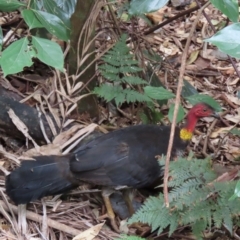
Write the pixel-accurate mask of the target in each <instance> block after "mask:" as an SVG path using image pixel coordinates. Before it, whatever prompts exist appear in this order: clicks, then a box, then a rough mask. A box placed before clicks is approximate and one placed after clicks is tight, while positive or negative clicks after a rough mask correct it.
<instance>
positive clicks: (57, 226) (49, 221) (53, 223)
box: [0, 200, 81, 236]
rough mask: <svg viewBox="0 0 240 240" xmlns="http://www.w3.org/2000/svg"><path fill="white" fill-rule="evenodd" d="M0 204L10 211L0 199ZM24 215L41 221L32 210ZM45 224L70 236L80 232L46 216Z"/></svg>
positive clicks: (10, 205) (14, 207) (12, 207)
mask: <svg viewBox="0 0 240 240" xmlns="http://www.w3.org/2000/svg"><path fill="white" fill-rule="evenodd" d="M0 205H1V206H2V207H3V208H4V209H5V210H6V211H8V212H9V211H10V210H9V208H8V207H7V205H6V204H5V203H4V201H2V200H0ZM9 207H10V208H11V210H12V211H13V212H14V213H15V214H17V213H18V208H17V207H16V206H14V205H12V204H10V203H9ZM26 217H27V219H30V220H32V221H35V222H38V223H42V221H43V217H42V216H40V215H38V214H36V213H34V212H31V211H28V210H27V211H26ZM47 224H48V226H49V227H52V228H55V229H57V230H59V231H62V232H65V233H67V234H69V235H71V236H76V235H78V234H80V233H81V231H80V230H77V229H75V228H72V227H69V226H67V225H65V224H62V223H59V222H57V221H55V220H52V219H50V218H47Z"/></svg>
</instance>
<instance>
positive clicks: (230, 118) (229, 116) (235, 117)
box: [224, 114, 240, 123]
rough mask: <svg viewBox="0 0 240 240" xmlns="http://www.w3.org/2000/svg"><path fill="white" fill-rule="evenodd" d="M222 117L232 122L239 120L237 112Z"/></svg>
mask: <svg viewBox="0 0 240 240" xmlns="http://www.w3.org/2000/svg"><path fill="white" fill-rule="evenodd" d="M224 118H225V119H227V120H228V121H230V122H233V123H239V122H240V114H237V115H231V114H227V115H226V116H225V117H224Z"/></svg>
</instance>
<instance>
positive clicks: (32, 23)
mask: <svg viewBox="0 0 240 240" xmlns="http://www.w3.org/2000/svg"><path fill="white" fill-rule="evenodd" d="M22 16H23V19H24V20H25V22H26V24H27V25H28V27H29V29H33V28H43V27H44V26H43V25H42V23H41V22H40V21H39V20H38V19H37V17H36V16H35V14H34V12H33V11H32V10H28V9H24V10H23V11H22Z"/></svg>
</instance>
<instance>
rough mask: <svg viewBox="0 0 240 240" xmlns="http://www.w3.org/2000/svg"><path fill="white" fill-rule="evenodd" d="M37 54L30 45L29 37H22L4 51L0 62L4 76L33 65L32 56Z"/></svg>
mask: <svg viewBox="0 0 240 240" xmlns="http://www.w3.org/2000/svg"><path fill="white" fill-rule="evenodd" d="M35 56H36V52H35V51H34V49H33V48H32V46H30V44H29V41H28V38H26V37H25V38H22V39H20V40H18V41H16V42H14V43H12V44H11V45H10V46H9V47H7V48H6V49H5V50H4V51H3V52H2V57H1V59H0V64H1V67H2V70H3V73H4V76H6V75H8V74H13V73H18V72H20V71H22V70H23V68H24V67H30V66H32V64H33V62H32V57H35Z"/></svg>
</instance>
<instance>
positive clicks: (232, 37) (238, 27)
mask: <svg viewBox="0 0 240 240" xmlns="http://www.w3.org/2000/svg"><path fill="white" fill-rule="evenodd" d="M239 39H240V23H234V24H232V25H230V26H228V27H225V28H224V29H222V30H221V31H219V32H217V33H216V34H215V35H213V36H212V37H211V38H209V39H206V40H205V41H206V42H210V43H213V44H214V45H216V46H217V47H218V48H219V49H220V50H221V51H222V52H224V53H227V54H229V55H230V56H232V57H236V58H240V41H239Z"/></svg>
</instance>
